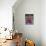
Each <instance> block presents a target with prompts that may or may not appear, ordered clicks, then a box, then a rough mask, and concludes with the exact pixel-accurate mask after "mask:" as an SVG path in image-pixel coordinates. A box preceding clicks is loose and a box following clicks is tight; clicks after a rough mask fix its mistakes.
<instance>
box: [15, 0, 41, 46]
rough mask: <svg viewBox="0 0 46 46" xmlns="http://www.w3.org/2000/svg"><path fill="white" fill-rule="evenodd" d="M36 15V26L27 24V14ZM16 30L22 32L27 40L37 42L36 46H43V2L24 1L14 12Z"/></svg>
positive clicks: (35, 0)
mask: <svg viewBox="0 0 46 46" xmlns="http://www.w3.org/2000/svg"><path fill="white" fill-rule="evenodd" d="M26 13H28V14H34V24H33V25H26V24H25V14H26ZM14 17H15V18H14V19H15V29H17V30H18V32H22V33H23V36H24V37H25V38H27V39H32V40H34V41H35V44H36V46H41V33H40V32H41V1H40V0H23V1H22V2H21V4H20V5H19V6H18V7H17V8H16V9H15V11H14Z"/></svg>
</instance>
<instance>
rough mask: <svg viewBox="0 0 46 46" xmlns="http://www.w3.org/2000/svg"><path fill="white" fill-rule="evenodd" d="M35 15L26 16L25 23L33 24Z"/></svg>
mask: <svg viewBox="0 0 46 46" xmlns="http://www.w3.org/2000/svg"><path fill="white" fill-rule="evenodd" d="M33 19H34V18H33V14H25V23H26V24H27V25H28V24H31V25H32V24H33Z"/></svg>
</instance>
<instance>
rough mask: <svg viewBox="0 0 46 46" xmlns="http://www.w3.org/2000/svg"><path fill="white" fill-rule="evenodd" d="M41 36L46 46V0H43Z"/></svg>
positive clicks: (43, 45)
mask: <svg viewBox="0 0 46 46" xmlns="http://www.w3.org/2000/svg"><path fill="white" fill-rule="evenodd" d="M41 38H42V39H41V40H42V46H46V0H42V1H41Z"/></svg>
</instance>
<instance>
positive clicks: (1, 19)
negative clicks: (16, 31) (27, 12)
mask: <svg viewBox="0 0 46 46" xmlns="http://www.w3.org/2000/svg"><path fill="white" fill-rule="evenodd" d="M15 2H16V0H0V27H7V28H9V29H11V28H12V6H13V4H14V3H15Z"/></svg>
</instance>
